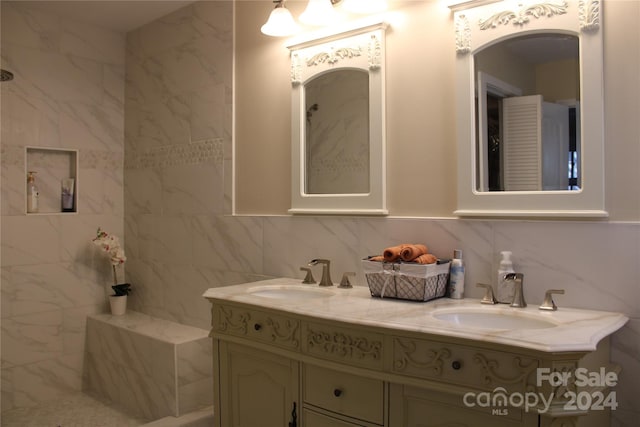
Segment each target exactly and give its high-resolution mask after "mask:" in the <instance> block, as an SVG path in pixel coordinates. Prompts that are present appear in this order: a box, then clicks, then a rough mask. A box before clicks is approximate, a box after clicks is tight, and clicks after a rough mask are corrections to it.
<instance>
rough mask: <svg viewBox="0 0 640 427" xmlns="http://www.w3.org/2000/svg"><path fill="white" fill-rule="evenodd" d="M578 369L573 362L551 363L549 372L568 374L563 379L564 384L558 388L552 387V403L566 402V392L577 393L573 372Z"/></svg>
mask: <svg viewBox="0 0 640 427" xmlns="http://www.w3.org/2000/svg"><path fill="white" fill-rule="evenodd" d="M577 367H578V364H577V363H575V362H553V363H552V365H551V372H560V373H561V374H569V375H565V376H564V377H563V378H566V379H567V381H566V384H564V383H563V384H560V385H558V386H554V387H553V401H554V402H558V401H560V402H564V401H565V400H566V397H565V393H566V392H568V391H572V392H574V393H575V392H577V391H578V388H577V387H576V380H575V370H576V368H577Z"/></svg>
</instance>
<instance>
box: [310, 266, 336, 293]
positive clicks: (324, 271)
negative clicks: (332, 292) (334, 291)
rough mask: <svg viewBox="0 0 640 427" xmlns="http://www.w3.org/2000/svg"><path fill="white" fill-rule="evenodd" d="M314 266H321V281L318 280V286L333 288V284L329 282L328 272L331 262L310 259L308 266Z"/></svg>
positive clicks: (329, 275)
mask: <svg viewBox="0 0 640 427" xmlns="http://www.w3.org/2000/svg"><path fill="white" fill-rule="evenodd" d="M316 264H322V279H320V286H333V282H332V281H331V272H330V271H329V269H330V267H331V261H329V260H328V259H312V260H311V261H309V266H314V265H316Z"/></svg>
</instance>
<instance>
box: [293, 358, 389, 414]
mask: <svg viewBox="0 0 640 427" xmlns="http://www.w3.org/2000/svg"><path fill="white" fill-rule="evenodd" d="M303 375H304V380H303V384H304V386H303V387H304V389H303V392H304V394H303V399H304V402H305V403H307V404H310V405H314V406H317V407H319V408H323V409H326V410H328V411H332V412H335V413H338V414H341V415H345V416H348V417H353V418H357V419H360V420H364V421H369V422H372V423H376V424H383V423H384V383H383V382H382V381H380V380H374V379H370V378H364V377H359V376H357V375H351V374H347V373H344V372H338V371H333V370H331V369H325V368H320V367H318V366H314V365H304V371H303Z"/></svg>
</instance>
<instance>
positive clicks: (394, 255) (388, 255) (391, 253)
mask: <svg viewBox="0 0 640 427" xmlns="http://www.w3.org/2000/svg"><path fill="white" fill-rule="evenodd" d="M405 246H407V245H404V244H403V245H397V246H390V247H388V248H386V249H385V250H384V252H383V253H382V256H383V257H384V260H385V261H386V262H393V261H396V260H398V258H400V253H401V252H402V249H404V247H405Z"/></svg>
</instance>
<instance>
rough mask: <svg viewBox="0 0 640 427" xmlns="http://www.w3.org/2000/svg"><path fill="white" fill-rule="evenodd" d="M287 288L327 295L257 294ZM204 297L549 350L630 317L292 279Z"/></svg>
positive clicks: (576, 343) (584, 340) (566, 347)
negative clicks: (478, 320) (502, 322)
mask: <svg viewBox="0 0 640 427" xmlns="http://www.w3.org/2000/svg"><path fill="white" fill-rule="evenodd" d="M285 287H286V288H288V289H293V287H300V288H303V290H307V291H312V292H314V291H317V292H324V293H326V294H327V295H326V296H324V297H321V298H313V297H312V296H313V295H310V296H309V297H304V296H303V297H300V298H295V297H294V298H288V299H285V298H270V297H264V296H259V295H258V294H257V293H256V291H260V290H264V289H268V288H285ZM314 295H315V293H314ZM203 296H204V297H205V298H207V299H210V300H212V299H213V300H222V301H233V302H238V303H243V304H250V305H253V306H256V307H263V308H269V309H274V310H279V311H282V312H285V313H293V314H300V315H305V316H312V317H316V318H318V319H325V320H336V321H341V322H348V323H352V324H356V325H365V326H374V327H382V328H386V329H391V330H400V331H411V332H419V333H429V334H433V335H443V336H449V337H457V338H465V339H472V340H476V341H482V342H491V343H497V344H505V345H511V346H517V347H522V348H527V349H533V350H539V351H545V352H560V351H593V350H595V349H596V345H597V344H598V342H599V341H600V340H601V339H603V338H604V337H606V336H608V335H610V334H612V333H613V332H615V331H617V330H618V329H620V328H621V327H622V326H623V325H624V324H625V323H626V322H627V320H628V318H627V317H626V316H624V315H623V314H621V313H614V312H605V311H596V310H582V309H572V308H565V307H559V308H558V310H557V311H542V310H539V309H538V306H537V305H529V306H528V307H526V308H511V307H509V306H508V305H506V304H497V305H484V304H480V301H479V300H477V299H470V298H465V299H461V300H454V299H449V298H440V299H436V300H432V301H428V302H414V301H403V300H396V299H384V298H374V297H371V294H370V293H369V289H368V288H367V287H363V286H356V287H354V288H352V289H338V288H337V287H336V286H334V287H331V288H320V287H318V285H302V284H301V283H300V279H291V278H277V279H271V280H265V281H260V282H251V283H245V284H240V285H234V286H226V287H220V288H211V289H208V290H207V291H206V292H205V293H204V295H203ZM450 312H456V313H496V314H505V315H510V316H516V317H521V318H529V319H532V318H533V319H537V320H542V321H546V322H550V323H552V324H554V325H555V326H551V327H547V328H541V329H508V328H500V327H478V326H471V325H468V324H466V325H460V324H456V323H452V322H449V321H445V320H440V319H438V318H436V315H439V314H442V313H450Z"/></svg>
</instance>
